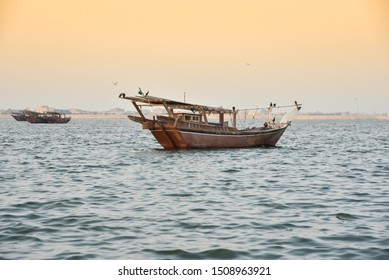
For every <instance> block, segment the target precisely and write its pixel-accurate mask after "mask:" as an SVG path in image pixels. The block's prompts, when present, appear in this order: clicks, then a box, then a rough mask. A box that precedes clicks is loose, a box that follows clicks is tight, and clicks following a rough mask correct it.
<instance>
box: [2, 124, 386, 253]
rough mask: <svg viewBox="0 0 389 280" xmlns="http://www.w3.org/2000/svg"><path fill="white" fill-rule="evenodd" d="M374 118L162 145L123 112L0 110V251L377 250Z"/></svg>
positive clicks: (381, 233) (379, 151) (382, 219)
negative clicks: (211, 142) (252, 139)
mask: <svg viewBox="0 0 389 280" xmlns="http://www.w3.org/2000/svg"><path fill="white" fill-rule="evenodd" d="M388 128H389V122H388V121H378V120H347V121H346V120H344V121H340V120H336V121H296V122H295V123H294V124H293V125H292V126H291V127H290V128H288V130H287V131H286V133H285V134H284V135H283V137H282V138H281V140H280V142H279V143H278V146H277V147H276V148H254V149H226V150H185V151H166V150H163V149H162V148H161V147H160V146H159V144H158V143H156V142H155V141H154V139H153V138H152V136H151V134H150V133H149V132H148V131H141V129H140V127H139V126H138V125H137V124H135V123H132V122H130V121H129V120H126V119H119V120H102V119H100V120H78V119H74V120H72V121H71V122H69V123H68V124H66V125H39V124H36V125H31V124H28V123H25V122H16V121H15V120H13V119H0V143H1V149H0V258H1V259H389V156H388V155H389V141H388V136H389V133H388V132H389V130H388Z"/></svg>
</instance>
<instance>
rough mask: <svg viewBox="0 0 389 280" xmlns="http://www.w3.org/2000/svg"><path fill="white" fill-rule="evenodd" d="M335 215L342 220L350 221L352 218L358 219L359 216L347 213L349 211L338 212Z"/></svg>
mask: <svg viewBox="0 0 389 280" xmlns="http://www.w3.org/2000/svg"><path fill="white" fill-rule="evenodd" d="M335 217H336V218H337V219H338V220H341V221H350V220H357V219H358V217H357V216H354V215H351V214H347V213H338V214H335Z"/></svg>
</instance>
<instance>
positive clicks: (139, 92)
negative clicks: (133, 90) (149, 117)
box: [138, 87, 149, 97]
mask: <svg viewBox="0 0 389 280" xmlns="http://www.w3.org/2000/svg"><path fill="white" fill-rule="evenodd" d="M138 94H139V95H142V96H144V97H146V96H147V95H149V91H147V92H146V93H144V92H143V91H142V89H141V88H140V87H139V91H138Z"/></svg>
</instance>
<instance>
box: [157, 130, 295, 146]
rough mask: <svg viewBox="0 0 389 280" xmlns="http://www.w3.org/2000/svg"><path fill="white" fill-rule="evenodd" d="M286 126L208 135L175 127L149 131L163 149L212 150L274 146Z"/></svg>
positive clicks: (207, 133)
mask: <svg viewBox="0 0 389 280" xmlns="http://www.w3.org/2000/svg"><path fill="white" fill-rule="evenodd" d="M286 127H287V126H285V127H282V128H279V129H269V130H263V131H256V132H249V131H247V132H244V131H242V132H236V133H209V132H202V131H196V130H183V129H178V128H176V127H162V128H154V129H150V131H151V133H152V134H153V136H154V137H155V139H156V140H157V141H158V142H159V143H160V144H161V145H162V146H163V147H164V148H165V149H213V148H249V147H260V146H275V145H276V144H277V142H278V140H279V139H280V137H281V136H282V134H283V133H284V131H285V129H286Z"/></svg>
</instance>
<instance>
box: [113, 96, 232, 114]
mask: <svg viewBox="0 0 389 280" xmlns="http://www.w3.org/2000/svg"><path fill="white" fill-rule="evenodd" d="M120 98H124V99H128V100H131V101H132V102H138V103H140V104H138V105H139V106H164V107H165V108H171V109H183V110H190V111H197V112H206V113H207V114H232V113H237V111H236V110H235V109H232V110H231V109H226V108H223V107H210V106H205V105H198V104H191V103H186V102H179V101H174V100H170V99H166V98H160V97H155V96H149V95H147V96H139V97H138V96H125V94H123V93H122V94H121V95H120Z"/></svg>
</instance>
